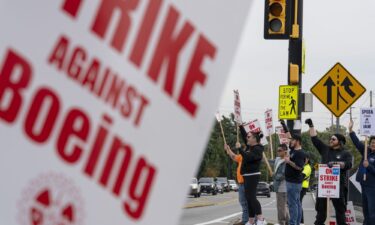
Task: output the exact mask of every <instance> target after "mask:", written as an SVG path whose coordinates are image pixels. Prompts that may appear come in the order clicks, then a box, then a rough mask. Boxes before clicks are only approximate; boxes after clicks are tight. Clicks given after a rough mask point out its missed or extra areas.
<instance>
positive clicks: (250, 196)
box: [243, 175, 262, 217]
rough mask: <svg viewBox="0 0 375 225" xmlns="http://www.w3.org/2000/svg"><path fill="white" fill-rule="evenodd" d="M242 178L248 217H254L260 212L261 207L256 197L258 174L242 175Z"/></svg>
mask: <svg viewBox="0 0 375 225" xmlns="http://www.w3.org/2000/svg"><path fill="white" fill-rule="evenodd" d="M243 178H244V181H245V196H246V201H247V206H248V208H249V211H248V212H249V217H255V216H256V215H260V214H262V208H261V207H260V203H259V201H258V199H257V185H258V182H259V178H260V175H253V176H244V177H243Z"/></svg>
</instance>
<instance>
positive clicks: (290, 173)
mask: <svg viewBox="0 0 375 225" xmlns="http://www.w3.org/2000/svg"><path fill="white" fill-rule="evenodd" d="M280 123H281V125H282V126H283V129H284V131H285V133H286V134H287V135H288V136H289V137H291V139H290V143H289V149H290V152H289V155H287V156H286V157H285V158H284V160H285V163H286V165H285V181H286V191H287V199H288V207H289V225H299V224H300V222H301V217H302V205H301V200H300V193H301V189H302V181H303V175H302V170H303V166H304V165H305V153H304V151H303V150H302V138H301V136H299V135H296V134H293V135H291V134H290V132H289V130H288V127H287V126H286V124H285V122H284V121H283V120H280Z"/></svg>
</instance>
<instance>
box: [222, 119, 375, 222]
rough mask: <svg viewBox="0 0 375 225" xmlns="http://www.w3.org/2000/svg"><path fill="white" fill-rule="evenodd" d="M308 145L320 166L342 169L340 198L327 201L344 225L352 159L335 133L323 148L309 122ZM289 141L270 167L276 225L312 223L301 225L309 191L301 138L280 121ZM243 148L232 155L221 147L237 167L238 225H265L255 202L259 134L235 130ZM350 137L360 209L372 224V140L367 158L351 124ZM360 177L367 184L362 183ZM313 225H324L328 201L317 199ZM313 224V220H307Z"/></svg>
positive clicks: (342, 138) (308, 168)
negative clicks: (358, 158) (358, 157)
mask: <svg viewBox="0 0 375 225" xmlns="http://www.w3.org/2000/svg"><path fill="white" fill-rule="evenodd" d="M305 123H306V124H307V125H308V126H309V134H310V137H311V141H312V143H313V145H314V147H315V148H316V150H317V151H318V152H319V154H320V155H321V162H320V163H321V164H326V165H327V166H328V167H333V166H335V165H336V166H339V167H340V188H339V196H340V197H339V198H331V201H332V204H333V206H334V210H335V213H336V224H337V225H346V222H345V211H346V205H347V201H348V199H347V193H348V186H347V185H348V183H347V182H346V181H347V177H346V176H347V171H348V170H350V169H351V168H352V166H353V165H352V163H353V156H352V154H351V153H350V152H349V151H348V150H347V149H345V144H346V138H345V136H344V135H342V134H339V133H336V134H334V135H332V136H331V138H330V140H329V143H328V144H325V143H323V141H322V140H320V139H319V138H318V136H317V132H316V130H315V128H314V124H313V121H312V120H311V119H307V120H306V121H305ZM280 124H281V126H282V127H283V129H284V131H285V133H286V134H287V137H288V138H289V146H288V145H286V144H280V145H279V146H278V148H277V156H278V157H277V158H276V159H275V162H274V168H273V171H274V172H273V185H274V191H275V193H276V202H277V213H278V215H277V218H278V223H279V224H280V225H300V224H304V223H310V221H304V217H303V209H302V199H303V197H304V196H305V194H306V192H307V190H308V188H309V183H310V182H309V180H310V176H311V172H312V169H311V165H310V163H309V160H310V157H309V154H308V153H307V152H306V151H304V150H303V146H302V138H301V136H300V135H297V134H292V133H291V132H289V130H288V127H287V126H286V124H285V122H284V121H283V120H280ZM239 128H240V131H241V136H242V139H243V141H244V143H245V144H244V145H242V146H241V144H240V143H239V142H237V143H236V145H235V150H236V151H233V150H232V149H231V148H230V146H228V145H224V149H225V150H226V152H227V154H228V155H229V156H230V157H231V158H232V159H233V160H234V161H235V162H237V163H238V166H237V182H238V184H239V191H238V193H239V202H240V205H241V207H242V220H241V221H240V222H238V223H237V224H236V225H241V224H243V225H253V224H255V225H266V224H267V222H266V219H265V218H264V216H263V215H262V207H261V204H260V203H259V201H258V199H257V197H256V187H257V184H258V182H259V179H260V175H261V173H260V165H261V163H262V160H263V152H264V147H263V145H262V144H261V138H262V137H263V134H262V132H248V133H247V132H246V131H245V128H244V127H243V126H242V125H239ZM349 136H350V138H351V140H352V142H353V144H354V145H355V146H356V148H357V149H358V151H359V153H360V154H361V155H362V159H361V163H360V165H359V169H358V173H357V177H356V180H357V181H358V182H360V184H361V187H362V204H363V206H362V208H363V215H364V222H363V224H364V225H375V213H371V212H375V197H374V196H375V137H373V136H372V137H370V141H369V146H368V151H367V155H365V144H363V143H362V142H360V141H359V139H358V137H357V136H356V134H355V132H354V131H353V121H350V124H349ZM364 176H365V177H366V179H364ZM315 210H316V218H315V222H314V224H315V225H324V224H325V221H326V219H328V218H327V217H328V215H327V199H326V198H319V197H317V198H316V202H315ZM311 222H312V221H311Z"/></svg>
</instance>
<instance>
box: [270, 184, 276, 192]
mask: <svg viewBox="0 0 375 225" xmlns="http://www.w3.org/2000/svg"><path fill="white" fill-rule="evenodd" d="M270 191H272V192H274V191H275V190H274V188H273V182H271V183H270Z"/></svg>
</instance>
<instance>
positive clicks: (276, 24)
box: [269, 19, 283, 32]
mask: <svg viewBox="0 0 375 225" xmlns="http://www.w3.org/2000/svg"><path fill="white" fill-rule="evenodd" d="M269 25H270V30H271V31H273V32H280V31H281V28H282V26H283V23H282V22H281V21H280V20H279V19H272V20H271V21H270V24H269Z"/></svg>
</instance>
